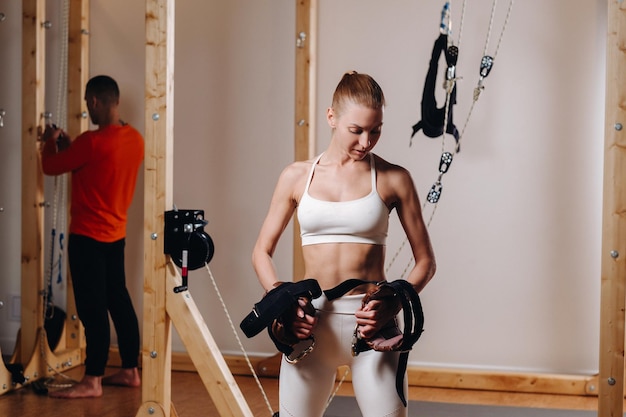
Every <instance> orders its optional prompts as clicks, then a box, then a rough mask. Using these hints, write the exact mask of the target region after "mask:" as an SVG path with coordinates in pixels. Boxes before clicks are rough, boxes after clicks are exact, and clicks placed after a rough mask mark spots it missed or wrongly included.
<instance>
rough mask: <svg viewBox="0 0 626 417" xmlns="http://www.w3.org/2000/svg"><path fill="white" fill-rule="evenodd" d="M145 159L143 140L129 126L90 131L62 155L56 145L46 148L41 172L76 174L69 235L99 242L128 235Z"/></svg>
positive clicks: (44, 148) (42, 154)
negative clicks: (76, 235)
mask: <svg viewBox="0 0 626 417" xmlns="http://www.w3.org/2000/svg"><path fill="white" fill-rule="evenodd" d="M143 157H144V141H143V138H142V136H141V134H140V133H139V132H138V131H137V130H136V129H135V128H133V127H131V126H129V125H124V126H118V125H110V126H107V127H105V128H103V129H98V130H91V131H87V132H85V133H82V134H81V135H80V136H78V137H77V138H76V139H75V140H74V141H72V143H71V145H70V146H69V148H67V149H66V150H64V151H61V152H57V149H56V144H55V143H54V141H52V140H49V141H47V142H46V143H45V145H44V146H43V149H42V152H41V164H42V169H43V172H44V173H45V174H46V175H60V174H64V173H66V172H71V173H72V180H71V184H72V197H71V207H70V214H71V219H70V233H74V234H79V235H83V236H87V237H90V238H92V239H95V240H97V241H100V242H115V241H117V240H120V239H122V238H124V237H125V236H126V222H127V213H128V208H129V207H130V203H131V202H132V199H133V194H134V192H135V185H136V183H137V175H138V172H139V167H140V166H141V162H142V161H143Z"/></svg>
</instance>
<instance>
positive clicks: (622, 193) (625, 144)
mask: <svg viewBox="0 0 626 417" xmlns="http://www.w3.org/2000/svg"><path fill="white" fill-rule="evenodd" d="M625 45H626V3H624V2H623V1H618V0H609V2H608V37H607V50H606V51H607V52H606V68H607V73H606V74H607V75H606V98H605V103H606V107H605V138H604V189H603V193H604V205H603V214H602V261H601V262H602V266H601V303H600V366H599V368H600V376H599V381H600V384H599V389H600V394H599V404H598V415H599V416H603V417H604V416H622V413H623V401H622V399H623V397H624V325H625V322H624V308H625V299H624V297H625V288H624V285H625V283H626V268H625V266H626V264H625V262H624V259H626V181H625V179H626V136H625V132H626V105H625V103H626V79H625V77H624V74H626V49H625ZM618 124H621V125H622V126H623V127H622V128H619V127H618Z"/></svg>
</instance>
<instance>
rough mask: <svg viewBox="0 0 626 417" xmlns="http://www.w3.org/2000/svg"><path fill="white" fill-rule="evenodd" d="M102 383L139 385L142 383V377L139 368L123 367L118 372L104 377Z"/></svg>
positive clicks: (128, 385)
mask: <svg viewBox="0 0 626 417" xmlns="http://www.w3.org/2000/svg"><path fill="white" fill-rule="evenodd" d="M102 384H104V385H118V386H123V387H138V386H140V385H141V377H140V376H139V371H138V370H137V368H127V369H125V368H122V369H120V370H119V371H118V372H116V373H114V374H112V375H109V376H105V377H104V378H102Z"/></svg>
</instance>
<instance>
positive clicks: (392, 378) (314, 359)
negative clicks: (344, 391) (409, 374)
mask: <svg viewBox="0 0 626 417" xmlns="http://www.w3.org/2000/svg"><path fill="white" fill-rule="evenodd" d="M362 298H363V295H349V296H344V297H341V298H338V299H336V300H333V301H328V300H327V299H326V297H325V296H324V295H322V296H321V297H320V298H318V299H315V300H313V305H314V306H315V308H316V310H317V317H318V323H317V326H316V328H315V330H314V332H313V333H314V336H315V341H316V343H315V349H314V350H313V351H312V352H311V353H309V355H307V356H306V357H304V358H303V359H302V360H300V361H299V362H298V363H296V364H290V363H288V362H287V361H285V358H284V355H283V360H282V363H281V367H280V381H279V401H280V417H322V416H323V414H324V410H325V409H326V403H327V402H328V399H329V398H330V395H331V393H332V391H333V388H334V385H335V377H336V375H337V367H339V366H341V365H347V366H349V367H350V370H351V372H352V386H353V388H354V393H355V397H356V400H357V403H358V404H359V408H360V409H361V413H362V415H363V417H406V416H407V408H406V407H405V406H404V405H403V404H402V402H401V401H400V397H399V396H398V393H397V391H396V371H397V367H398V356H399V353H398V352H385V353H383V352H376V351H373V350H369V351H367V352H361V353H360V354H359V355H358V356H356V357H353V356H352V353H351V343H352V335H353V333H354V328H355V326H356V318H355V316H354V312H355V311H356V310H357V309H358V308H359V307H360V306H361V299H362ZM406 392H407V381H406V378H404V393H405V396H406Z"/></svg>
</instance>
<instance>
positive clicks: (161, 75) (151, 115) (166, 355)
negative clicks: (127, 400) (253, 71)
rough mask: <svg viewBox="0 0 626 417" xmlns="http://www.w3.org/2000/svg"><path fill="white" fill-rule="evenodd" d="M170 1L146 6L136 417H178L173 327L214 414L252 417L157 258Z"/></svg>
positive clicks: (170, 77)
mask: <svg viewBox="0 0 626 417" xmlns="http://www.w3.org/2000/svg"><path fill="white" fill-rule="evenodd" d="M174 7H175V1H174V0H146V105H145V109H146V113H145V118H146V129H145V132H146V133H145V140H146V148H145V161H144V205H145V206H144V234H145V236H144V253H145V257H144V317H143V323H144V327H143V348H142V365H143V366H142V398H143V404H142V405H141V407H140V409H139V411H138V412H137V416H145V417H149V416H150V417H153V416H155V415H156V416H166V417H169V416H171V415H176V410H175V409H174V405H173V404H172V401H171V370H172V346H171V344H172V343H171V342H172V340H171V338H172V323H173V324H174V325H175V326H176V329H177V330H178V333H179V335H180V337H181V339H182V341H183V343H184V344H185V347H186V348H187V351H188V352H189V354H190V356H191V359H192V361H193V363H194V365H195V366H196V369H197V371H198V374H199V375H200V377H201V379H202V382H203V383H204V385H205V387H206V388H207V391H208V392H209V394H210V395H211V398H212V400H213V403H214V404H215V406H216V408H217V410H218V412H219V415H220V416H233V417H235V416H236V417H252V411H250V408H249V407H248V404H247V403H246V402H245V400H244V398H243V395H242V394H241V391H240V390H239V387H238V386H237V384H236V382H235V379H234V377H233V375H232V373H231V372H230V370H229V369H228V366H227V365H226V361H225V360H224V358H223V356H222V354H221V352H220V350H219V348H218V346H217V344H216V343H215V341H214V340H213V338H212V336H211V333H210V331H209V329H208V328H207V326H206V323H205V322H204V320H203V319H202V315H201V314H200V312H199V310H198V308H197V306H196V304H195V303H194V301H193V299H192V298H191V295H190V294H189V292H186V291H185V292H180V293H174V291H173V289H174V287H176V286H179V285H180V277H179V275H178V271H177V270H176V268H175V267H174V266H173V264H172V262H171V261H170V260H169V259H168V257H166V256H165V255H164V253H163V246H164V242H163V237H162V236H161V232H163V230H164V219H165V211H167V210H170V209H172V208H173V204H172V198H173V192H172V187H173V148H174V146H173V144H174V129H173V122H174V68H173V66H174V11H175V10H174Z"/></svg>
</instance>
